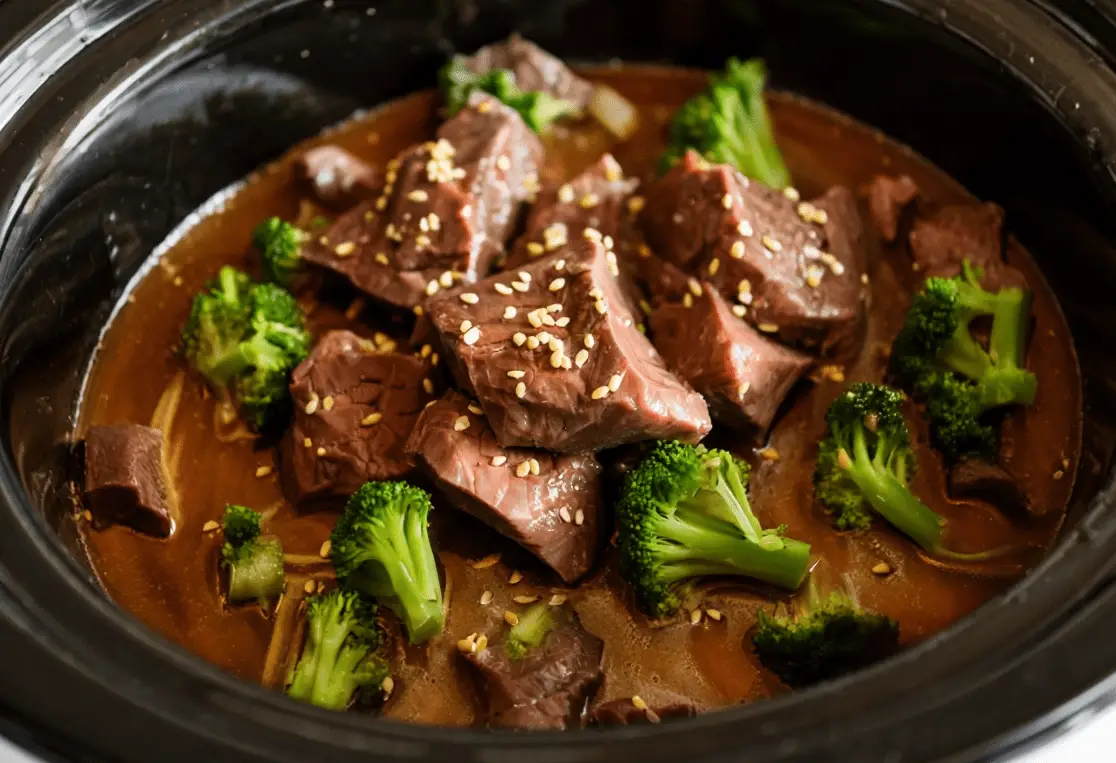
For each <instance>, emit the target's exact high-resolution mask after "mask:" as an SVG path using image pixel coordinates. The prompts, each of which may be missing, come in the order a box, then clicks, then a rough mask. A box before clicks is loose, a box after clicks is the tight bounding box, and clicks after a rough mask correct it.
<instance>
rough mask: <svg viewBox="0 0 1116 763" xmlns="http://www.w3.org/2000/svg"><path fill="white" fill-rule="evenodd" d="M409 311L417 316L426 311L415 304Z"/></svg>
mask: <svg viewBox="0 0 1116 763" xmlns="http://www.w3.org/2000/svg"><path fill="white" fill-rule="evenodd" d="M411 312H412V313H414V314H415V315H418V316H422V315H423V314H425V313H426V311H425V310H423V309H422V305H415V306H414V307H412V308H411Z"/></svg>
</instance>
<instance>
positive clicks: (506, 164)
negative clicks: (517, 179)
mask: <svg viewBox="0 0 1116 763" xmlns="http://www.w3.org/2000/svg"><path fill="white" fill-rule="evenodd" d="M496 166H497V167H498V168H499V169H500V170H502V171H504V172H507V171H508V170H510V169H511V159H509V158H508V157H507V154H500V155H499V156H498V157H496Z"/></svg>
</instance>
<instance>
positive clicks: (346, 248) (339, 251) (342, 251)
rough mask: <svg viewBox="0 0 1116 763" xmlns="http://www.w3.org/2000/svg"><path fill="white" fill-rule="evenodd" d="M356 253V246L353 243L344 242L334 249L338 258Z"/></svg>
mask: <svg viewBox="0 0 1116 763" xmlns="http://www.w3.org/2000/svg"><path fill="white" fill-rule="evenodd" d="M355 251H356V244H354V243H353V242H352V241H344V242H342V243H340V244H338V245H337V246H335V247H334V248H333V252H334V254H336V255H337V256H338V257H348V256H349V255H350V254H352V253H353V252H355Z"/></svg>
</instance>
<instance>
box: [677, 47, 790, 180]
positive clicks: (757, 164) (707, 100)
mask: <svg viewBox="0 0 1116 763" xmlns="http://www.w3.org/2000/svg"><path fill="white" fill-rule="evenodd" d="M766 84H767V68H766V67H765V66H764V63H763V61H761V60H760V59H758V58H753V59H751V60H749V61H745V62H743V63H741V62H740V61H738V60H737V59H735V58H730V59H729V60H728V62H727V63H726V64H725V71H724V73H723V74H720V75H713V76H712V77H711V78H710V84H709V87H708V88H706V89H705V90H704V91H702V92H701V93H699V94H698V95H696V96H694V97H693V98H691V99H690V100H689V101H687V102H686V103H685V104H684V105H683V106H682V108H681V109H680V110H679V111H678V113H677V114H675V116H674V120H673V121H672V122H671V125H670V136H669V139H668V143H667V150H666V153H665V154H663V158H662V161H661V163H660V169H661V170H662V171H663V172H666V171H667V170H668V169H670V168H671V167H672V166H674V164H675V163H676V162H678V161H679V160H680V159H681V158H682V157H683V155H685V153H686V151H687V150H689V149H693V150H694V151H697V152H698V153H699V154H701V155H702V156H704V157H705V158H706V159H708V160H709V161H711V162H716V163H719V164H731V165H732V166H734V167H736V168H737V169H738V170H740V171H741V172H742V173H743V174H744V175H746V176H747V177H750V178H753V179H755V180H758V181H759V182H761V183H763V184H764V185H766V186H770V187H771V188H785V187H787V186H788V185H789V184H790V173H789V172H788V171H787V166H786V164H784V163H783V157H782V154H780V153H779V146H778V145H777V144H776V143H775V133H774V130H773V129H772V127H771V118H770V116H769V115H768V113H767V104H766V102H765V101H764V97H763V93H764V89H765V87H766Z"/></svg>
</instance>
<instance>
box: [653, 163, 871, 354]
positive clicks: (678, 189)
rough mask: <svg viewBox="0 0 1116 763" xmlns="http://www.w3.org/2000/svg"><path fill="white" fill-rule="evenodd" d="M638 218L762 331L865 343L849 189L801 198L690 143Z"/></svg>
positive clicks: (813, 346) (849, 347)
mask: <svg viewBox="0 0 1116 763" xmlns="http://www.w3.org/2000/svg"><path fill="white" fill-rule="evenodd" d="M823 220H824V221H825V222H824V223H823V222H822V221H823ZM641 221H642V222H643V225H644V229H645V231H646V233H647V236H648V242H649V243H650V244H651V248H652V249H653V250H654V251H655V253H656V254H658V255H660V256H662V257H664V258H666V259H667V260H669V261H670V262H672V263H674V264H675V265H677V266H678V267H680V268H682V269H683V270H686V271H688V272H689V273H690V274H692V275H696V276H698V277H701V278H706V279H708V280H709V281H711V282H712V283H713V284H714V285H715V286H716V287H717V289H718V290H719V291H720V292H721V293H722V294H724V295H725V297H726V298H728V299H730V300H738V301H740V302H741V303H742V304H744V305H745V306H746V307H747V317H746V319H747V320H748V321H749V322H750V323H752V324H753V325H755V326H757V327H759V328H760V330H761V331H763V332H765V333H769V334H772V335H776V336H778V338H780V339H781V340H783V341H784V342H788V343H792V344H796V345H802V346H804V347H807V348H809V349H810V350H811V351H816V352H819V353H821V354H823V355H846V354H850V353H851V352H852V351H854V350H855V349H856V348H857V347H858V346H859V343H860V341H861V339H862V336H861V335H862V328H863V317H864V302H863V299H862V293H861V292H862V285H861V282H860V279H861V275H862V274H863V272H864V270H863V268H864V263H865V262H866V260H867V254H866V253H865V251H864V243H865V242H864V236H863V231H862V229H861V222H860V218H859V214H858V213H857V211H856V207H855V204H853V203H852V199H851V194H850V193H849V192H848V191H847V190H846V189H833V190H831V191H830V193H828V194H826V195H825V196H824V197H822V198H821V199H819V200H817V201H815V202H814V203H812V204H811V203H808V202H803V203H798V204H796V203H795V202H792V201H791V200H790V199H789V198H788V197H787V196H786V195H785V194H784V193H782V192H780V191H776V190H773V189H771V188H767V187H766V186H763V185H760V184H759V183H756V182H754V181H749V180H748V179H747V178H745V177H744V176H743V175H741V174H740V173H739V172H737V171H736V170H734V169H733V168H732V167H730V166H728V165H711V164H709V163H708V162H706V161H705V160H704V159H702V158H701V157H700V156H699V155H698V154H696V153H694V152H692V151H691V152H688V153H687V154H686V156H685V157H684V158H683V160H682V161H681V162H679V163H678V164H677V165H675V167H674V168H673V169H671V171H670V172H668V173H667V174H666V175H665V176H664V177H663V178H662V179H660V180H659V181H658V182H657V183H655V185H654V186H653V187H652V188H651V190H650V192H649V193H648V196H647V204H646V206H645V207H644V209H643V213H642V217H641Z"/></svg>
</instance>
